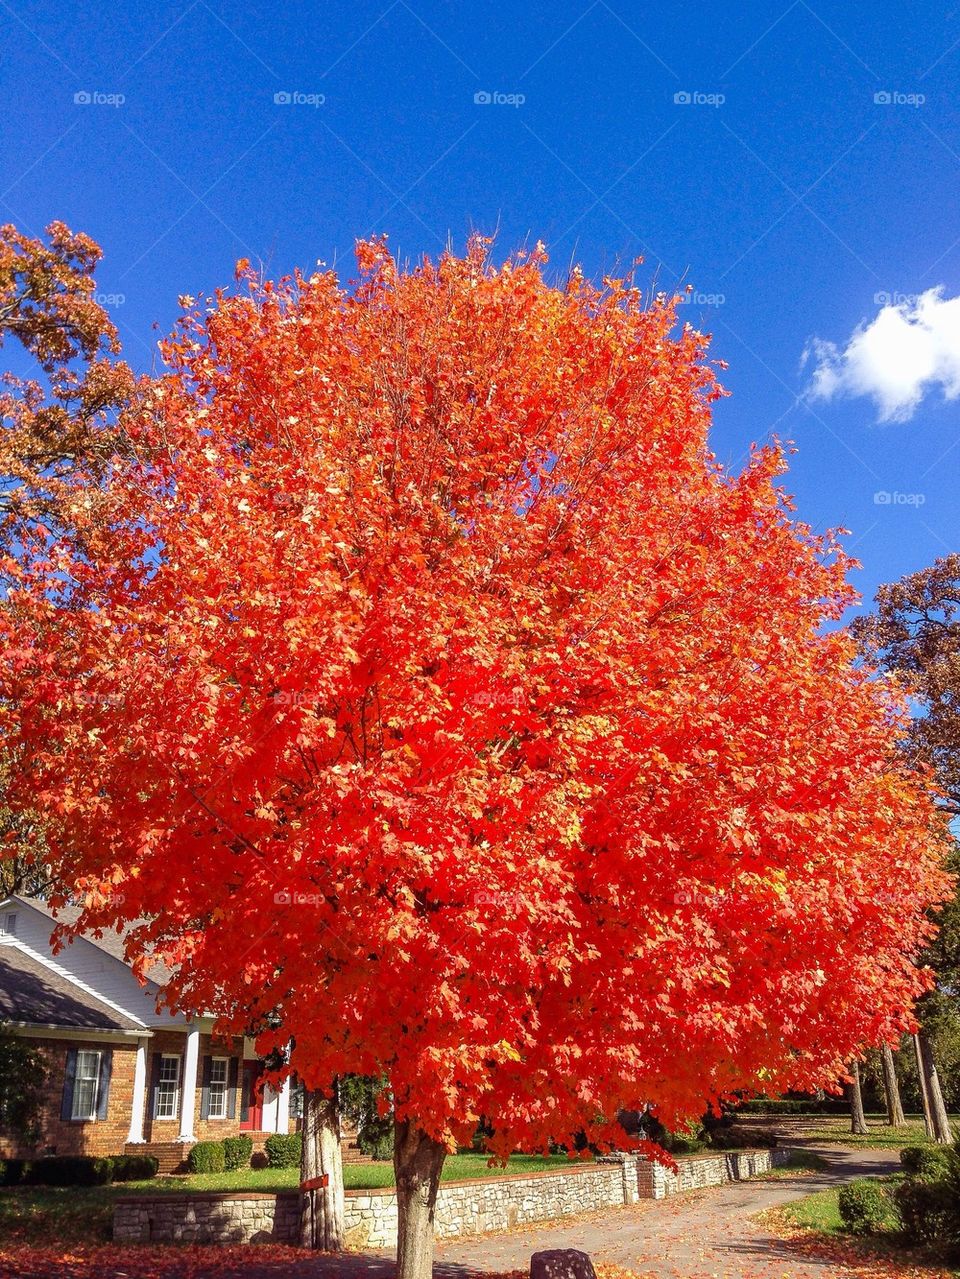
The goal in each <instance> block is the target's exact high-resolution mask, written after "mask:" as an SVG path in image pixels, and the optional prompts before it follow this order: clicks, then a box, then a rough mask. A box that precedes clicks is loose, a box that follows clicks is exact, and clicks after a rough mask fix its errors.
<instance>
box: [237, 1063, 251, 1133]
mask: <svg viewBox="0 0 960 1279" xmlns="http://www.w3.org/2000/svg"><path fill="white" fill-rule="evenodd" d="M250 1092H251V1088H250V1074H249V1072H248V1071H246V1070H245V1071H244V1072H243V1083H242V1084H241V1085H240V1122H241V1123H242V1124H245V1123H246V1122H247V1121H248V1120H249V1118H250V1103H251V1101H252V1100H253V1098H252V1097H251V1096H250Z"/></svg>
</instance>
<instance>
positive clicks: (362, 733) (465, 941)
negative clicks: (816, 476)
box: [0, 239, 947, 1153]
mask: <svg viewBox="0 0 960 1279" xmlns="http://www.w3.org/2000/svg"><path fill="white" fill-rule="evenodd" d="M358 256H359V264H360V279H359V280H358V281H357V282H356V284H355V285H354V286H353V287H351V288H344V287H342V286H341V285H340V283H339V282H338V280H337V279H336V278H335V277H334V275H333V274H332V273H329V272H327V273H318V274H315V275H312V276H310V277H301V276H299V275H297V276H294V277H293V278H291V279H285V280H281V281H279V282H278V283H272V282H269V281H268V282H261V281H259V280H258V279H255V278H254V277H253V276H252V275H251V274H250V273H249V272H246V271H242V272H241V282H242V287H241V288H240V289H238V290H237V291H236V292H234V293H227V292H223V293H221V294H220V295H218V297H217V298H216V299H215V300H213V301H212V303H210V304H209V305H203V306H199V307H197V308H196V309H195V310H193V311H191V312H190V313H189V314H187V315H186V316H185V317H184V320H183V323H182V324H181V326H180V327H179V329H178V331H177V333H176V334H175V336H174V337H173V338H172V339H171V341H169V342H168V343H167V344H166V345H165V348H164V352H165V358H166V360H167V362H168V368H169V371H168V372H167V374H166V375H165V376H164V377H163V378H161V379H159V380H157V381H156V382H155V384H154V385H153V386H152V387H151V388H150V389H149V390H148V391H147V392H146V393H145V396H144V399H143V402H142V403H141V404H139V405H137V406H136V408H135V409H133V410H131V412H130V413H129V414H128V418H127V421H126V423H125V427H126V430H127V432H128V433H129V436H130V439H131V441H132V445H133V447H132V448H131V449H130V450H129V451H126V452H124V453H122V454H118V455H117V456H116V457H115V458H114V459H113V460H112V464H111V467H110V470H109V474H108V475H107V477H106V481H105V482H99V481H98V484H97V493H98V502H100V503H101V509H102V525H101V530H100V534H99V536H98V541H97V547H96V554H89V553H88V554H80V553H79V552H78V551H77V549H76V548H75V547H74V546H73V545H71V543H70V541H69V540H66V539H62V540H60V541H57V542H54V543H52V544H49V543H44V544H43V545H40V544H39V543H37V544H36V545H34V546H33V548H32V550H33V552H34V553H33V554H31V555H30V556H29V557H27V558H26V561H25V562H24V563H23V564H22V565H21V566H20V567H19V569H18V574H19V580H18V584H17V587H16V589H15V590H14V592H13V593H12V595H11V600H10V608H9V609H8V610H7V612H6V613H5V615H4V617H3V625H4V635H3V649H2V652H3V663H2V668H0V669H2V679H3V703H4V706H5V707H6V714H7V718H8V728H9V733H10V738H11V740H12V741H13V742H14V743H15V746H16V749H17V750H18V751H20V752H22V758H24V759H25V760H27V761H29V767H25V768H23V769H22V770H18V774H17V776H16V777H15V778H13V779H12V781H11V785H12V786H13V788H14V792H15V797H16V798H17V799H18V801H19V802H20V803H22V804H23V805H24V806H25V807H26V806H28V804H29V803H30V802H35V803H38V804H39V805H40V807H41V808H42V810H43V813H44V817H45V822H46V826H47V837H48V840H49V842H50V856H51V859H52V861H53V863H54V864H55V865H56V867H57V868H58V871H59V872H60V874H61V876H62V880H63V882H64V883H65V884H71V885H74V886H75V890H76V891H78V892H79V894H80V896H81V898H82V901H83V904H84V906H85V911H84V914H83V916H82V919H81V921H80V922H81V924H82V926H84V927H86V928H90V927H97V926H100V927H104V928H109V927H113V926H115V925H116V924H117V923H119V922H126V923H133V924H134V927H133V930H132V933H131V940H130V945H131V948H132V952H131V953H137V954H139V953H142V952H143V951H145V950H146V949H148V948H149V949H152V950H154V951H159V952H160V953H162V954H163V955H165V956H166V957H167V958H168V959H169V960H170V961H171V962H172V963H173V964H174V965H175V966H176V967H177V976H176V977H175V978H174V980H173V981H172V982H171V986H170V988H169V994H170V997H171V998H172V999H174V1000H176V1001H178V1002H179V1003H180V1004H181V1005H182V1006H184V1007H192V1008H195V1009H206V1010H210V1011H212V1012H214V1013H216V1014H217V1015H218V1016H219V1017H220V1018H221V1022H222V1026H223V1027H224V1029H227V1028H230V1027H232V1028H234V1029H236V1030H238V1031H239V1030H243V1029H246V1028H247V1027H248V1026H249V1024H250V1023H251V1021H253V1022H254V1024H255V1025H257V1026H259V1027H260V1031H261V1033H260V1039H259V1044H260V1048H261V1050H263V1051H265V1052H266V1051H268V1050H270V1049H276V1048H277V1047H282V1046H284V1045H286V1044H287V1042H288V1041H291V1040H292V1041H293V1044H294V1047H293V1054H292V1062H291V1065H292V1067H293V1068H295V1069H296V1071H297V1072H298V1074H299V1075H300V1076H301V1078H303V1079H304V1081H305V1083H306V1085H307V1086H308V1087H311V1088H323V1087H325V1086H327V1085H328V1084H329V1081H330V1080H331V1079H332V1078H334V1077H335V1076H337V1075H341V1074H344V1073H356V1074H361V1075H375V1076H378V1077H379V1076H384V1077H386V1079H387V1080H388V1081H389V1087H390V1091H391V1095H392V1098H393V1102H394V1105H395V1108H396V1112H397V1116H398V1119H399V1120H401V1121H405V1120H406V1121H409V1122H410V1123H412V1124H414V1125H416V1127H417V1128H418V1129H419V1130H422V1131H423V1132H425V1133H427V1134H428V1135H429V1136H430V1137H431V1138H432V1139H435V1140H437V1141H440V1142H452V1141H454V1140H464V1139H469V1137H470V1136H472V1134H473V1132H474V1130H475V1128H476V1126H477V1123H478V1121H479V1120H480V1119H481V1118H484V1117H485V1118H486V1119H487V1120H488V1121H489V1122H490V1123H491V1124H492V1127H493V1136H492V1138H491V1146H492V1149H493V1150H495V1151H497V1152H500V1153H506V1152H508V1151H509V1150H510V1149H512V1148H514V1147H516V1146H517V1145H520V1146H524V1147H526V1148H537V1147H543V1146H544V1145H545V1144H546V1143H547V1142H548V1141H550V1140H569V1138H570V1137H571V1135H572V1134H573V1133H574V1132H576V1131H578V1130H580V1129H584V1128H585V1129H586V1130H587V1131H588V1132H589V1133H590V1134H591V1135H592V1136H594V1137H601V1138H602V1137H605V1136H606V1137H612V1136H613V1135H614V1133H613V1130H612V1128H611V1126H610V1125H609V1124H608V1123H607V1117H610V1116H612V1115H614V1114H615V1113H616V1111H617V1109H618V1107H626V1108H637V1107H639V1106H640V1105H642V1104H643V1103H644V1102H646V1101H647V1100H648V1099H650V1098H655V1099H657V1101H658V1102H659V1105H660V1113H661V1116H662V1117H663V1119H664V1120H665V1121H666V1122H667V1123H673V1122H675V1121H678V1120H679V1119H680V1118H682V1117H687V1116H690V1115H697V1114H700V1113H701V1112H702V1110H703V1108H704V1102H705V1100H706V1099H708V1098H710V1097H712V1096H716V1095H718V1094H728V1093H730V1092H732V1091H733V1090H738V1089H747V1090H749V1089H754V1088H762V1089H764V1090H766V1091H768V1092H775V1091H778V1090H785V1089H788V1088H811V1087H815V1086H817V1085H820V1084H822V1083H824V1082H828V1081H832V1080H834V1079H836V1078H837V1077H838V1076H839V1075H841V1074H842V1073H843V1071H844V1063H845V1062H846V1061H848V1060H849V1059H850V1058H851V1057H852V1056H853V1055H854V1054H855V1053H856V1052H857V1051H858V1050H859V1049H860V1047H861V1045H863V1044H864V1043H875V1042H878V1041H879V1040H880V1039H881V1038H883V1037H891V1038H892V1037H894V1036H895V1035H896V1034H897V1033H898V1032H899V1030H900V1029H902V1028H903V1027H904V1026H906V1024H907V1021H908V1017H909V1013H908V1010H909V1007H910V1005H911V1002H912V1000H913V998H914V997H915V996H916V995H918V994H919V993H920V992H921V990H923V989H924V988H925V985H926V984H927V978H926V976H925V974H924V973H923V972H921V971H920V970H919V969H918V968H917V967H916V966H915V963H914V959H915V957H916V955H917V953H918V952H919V950H920V949H921V947H922V946H923V944H924V943H925V941H927V940H928V938H929V936H930V933H931V925H930V924H929V922H928V919H927V910H928V908H929V907H930V906H931V905H932V904H934V903H936V902H937V901H939V900H940V899H942V897H943V896H944V895H945V893H946V891H947V881H946V879H945V878H944V876H943V874H942V871H941V854H942V831H941V829H940V823H939V821H938V818H937V816H936V814H935V812H934V809H933V805H932V803H931V801H930V799H929V797H928V795H927V793H926V791H925V789H924V786H923V783H922V780H921V779H919V778H918V777H917V776H916V775H915V774H914V773H913V772H912V771H911V770H910V769H909V768H908V767H907V765H906V764H905V762H904V760H903V759H902V757H901V755H900V754H899V752H898V750H897V743H898V740H899V738H900V736H901V735H902V734H903V733H904V732H905V731H907V720H906V717H905V712H904V708H903V706H902V704H901V701H900V699H899V697H898V694H897V693H896V691H895V689H894V688H893V687H892V686H891V684H890V683H889V682H887V681H885V680H883V679H875V678H872V677H871V674H870V672H869V671H866V670H861V669H859V668H858V667H857V665H856V662H855V649H854V645H853V642H852V640H851V639H850V638H849V637H848V636H847V635H846V634H844V633H842V632H839V631H837V630H835V629H829V628H824V625H823V624H824V622H825V621H830V620H835V619H837V618H838V617H839V616H840V614H841V613H842V611H843V609H844V608H845V607H846V606H847V604H848V603H849V601H850V599H851V591H850V588H849V586H848V584H847V581H846V571H847V567H848V561H847V559H846V557H845V555H844V554H843V552H842V550H841V549H840V547H839V545H838V544H837V542H836V541H835V539H834V538H833V537H831V536H816V535H814V534H813V533H812V532H811V531H810V530H809V528H807V527H806V526H805V525H803V524H802V523H800V522H798V521H797V520H796V519H795V518H794V516H793V514H792V511H791V509H790V506H789V502H788V500H787V499H786V497H785V495H784V494H783V492H782V491H781V489H780V488H779V480H778V476H779V475H780V474H781V472H782V471H783V468H784V458H783V454H782V452H781V451H780V450H779V449H778V448H776V447H773V448H764V449H756V450H755V451H754V453H753V455H752V458H751V460H750V462H749V464H748V465H747V467H746V468H745V469H744V471H743V472H742V473H740V474H734V473H732V472H730V471H728V470H726V469H725V468H723V467H722V466H721V465H720V464H719V463H718V462H717V461H716V459H715V458H714V457H713V456H712V455H711V453H710V451H709V448H708V443H707V433H708V428H709V422H710V404H711V402H712V400H714V399H715V398H716V396H717V395H719V394H720V393H721V392H720V390H719V387H718V385H717V382H716V380H715V377H714V373H713V371H712V369H711V368H710V367H709V365H708V364H707V363H706V362H705V350H706V348H705V341H704V339H703V338H702V336H701V335H700V334H698V333H697V332H695V331H693V330H692V329H691V328H690V327H689V326H685V327H683V328H682V329H681V330H680V331H679V332H678V331H677V330H676V327H675V325H676V320H675V314H674V309H673V306H672V304H671V303H670V301H669V300H668V299H657V300H655V301H654V302H653V303H651V304H649V305H646V304H645V303H644V300H643V298H642V296H641V294H640V292H639V291H638V290H637V289H635V288H634V287H633V286H632V285H631V283H630V282H629V281H624V280H609V281H607V282H606V283H605V284H604V286H602V287H595V286H593V285H591V284H589V283H587V282H586V281H585V280H584V279H583V278H582V277H581V276H580V275H579V274H578V273H576V272H575V273H573V274H572V275H571V276H570V277H569V279H568V280H567V281H566V282H565V283H564V284H563V285H561V286H559V287H555V286H552V285H550V284H549V283H548V282H547V281H546V280H545V278H544V260H545V259H544V255H543V254H542V252H541V251H539V250H538V251H537V252H535V253H533V254H532V255H530V256H529V257H523V256H517V257H515V258H513V259H511V260H510V261H508V262H507V263H506V264H504V265H503V266H501V267H497V266H496V265H495V264H494V263H493V261H492V260H491V257H490V250H489V245H488V244H487V243H486V242H485V241H483V240H480V239H474V240H473V241H472V242H471V244H470V246H469V249H468V252H467V254H466V255H465V256H464V257H458V256H456V255H454V254H453V253H447V254H445V255H444V256H443V257H442V259H440V260H439V261H438V262H435V263H433V262H425V263H423V264H422V265H420V266H419V267H417V268H416V269H414V270H411V271H409V272H404V271H401V270H400V269H399V268H398V266H397V264H396V263H395V262H394V261H393V259H392V258H391V256H390V255H389V253H388V252H387V250H386V247H385V245H384V244H383V243H382V242H379V241H378V242H373V243H368V244H363V245H361V246H360V248H359V255H358ZM90 482H92V481H90ZM144 921H147V922H144Z"/></svg>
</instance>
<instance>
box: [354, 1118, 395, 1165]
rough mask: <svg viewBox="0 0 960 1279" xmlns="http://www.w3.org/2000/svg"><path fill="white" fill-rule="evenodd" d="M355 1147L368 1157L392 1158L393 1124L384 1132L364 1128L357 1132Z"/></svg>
mask: <svg viewBox="0 0 960 1279" xmlns="http://www.w3.org/2000/svg"><path fill="white" fill-rule="evenodd" d="M357 1149H358V1150H362V1151H363V1153H364V1154H365V1155H367V1156H368V1158H370V1159H392V1158H393V1124H392V1123H391V1125H390V1128H389V1130H388V1131H386V1132H383V1131H381V1132H378V1131H376V1130H371V1129H370V1128H364V1129H363V1131H362V1132H359V1133H358V1134H357Z"/></svg>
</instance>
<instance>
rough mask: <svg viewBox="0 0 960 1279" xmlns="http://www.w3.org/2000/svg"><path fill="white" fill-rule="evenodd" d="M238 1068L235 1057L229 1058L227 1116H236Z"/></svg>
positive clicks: (234, 1117)
mask: <svg viewBox="0 0 960 1279" xmlns="http://www.w3.org/2000/svg"><path fill="white" fill-rule="evenodd" d="M239 1070H240V1063H239V1061H237V1059H236V1057H231V1058H230V1066H229V1074H228V1076H227V1080H228V1083H227V1118H228V1119H236V1117H237V1074H238V1073H239Z"/></svg>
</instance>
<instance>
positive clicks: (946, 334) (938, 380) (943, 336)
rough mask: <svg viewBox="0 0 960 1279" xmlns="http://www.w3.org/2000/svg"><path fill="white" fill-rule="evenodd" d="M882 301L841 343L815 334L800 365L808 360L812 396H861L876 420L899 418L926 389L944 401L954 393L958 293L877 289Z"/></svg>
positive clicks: (959, 347) (959, 348)
mask: <svg viewBox="0 0 960 1279" xmlns="http://www.w3.org/2000/svg"><path fill="white" fill-rule="evenodd" d="M876 301H877V302H881V303H884V305H882V306H881V308H880V311H879V313H878V314H877V316H876V318H875V319H874V320H872V321H871V322H870V323H869V324H868V323H867V322H866V321H864V322H863V323H862V324H860V325H859V326H858V327H857V328H856V329H855V330H854V331H853V333H852V334H851V335H850V339H849V341H848V342H847V344H846V345H845V346H843V347H838V346H837V344H836V343H835V342H824V341H822V340H821V339H820V338H814V340H813V341H812V342H811V343H810V345H809V346H808V347H807V349H806V351H805V352H804V355H803V364H806V363H807V362H808V361H809V360H812V361H813V362H814V364H813V376H812V379H811V382H810V387H809V393H810V395H811V396H812V398H813V399H818V400H832V399H833V398H834V397H835V396H853V395H867V396H870V398H871V399H873V400H874V401H876V404H877V409H878V414H879V419H880V421H881V422H905V421H907V420H908V419H909V418H911V417H913V415H914V413H915V412H916V411H917V408H918V406H919V404H920V402H921V400H922V399H923V397H924V395H925V394H926V393H927V391H929V390H933V389H934V388H939V389H940V391H941V392H942V394H943V396H944V398H945V399H947V400H954V399H957V397H958V396H960V297H955V298H945V297H944V296H943V287H942V286H940V287H938V288H935V289H928V290H927V291H926V293H920V294H918V295H916V296H915V297H903V296H901V295H894V296H892V297H890V296H889V295H887V294H883V293H878V294H877V296H876Z"/></svg>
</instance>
